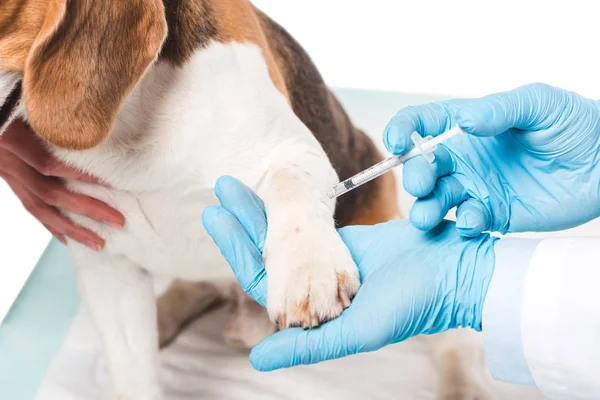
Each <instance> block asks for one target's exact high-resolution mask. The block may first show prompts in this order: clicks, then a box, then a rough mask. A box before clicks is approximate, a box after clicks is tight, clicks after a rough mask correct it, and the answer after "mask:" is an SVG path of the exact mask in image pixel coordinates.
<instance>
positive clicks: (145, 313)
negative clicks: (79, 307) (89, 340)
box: [69, 243, 162, 400]
mask: <svg viewBox="0 0 600 400" xmlns="http://www.w3.org/2000/svg"><path fill="white" fill-rule="evenodd" d="M69 247H70V249H71V253H72V255H73V261H74V263H75V271H76V277H77V283H78V286H79V291H80V293H81V296H82V298H83V300H84V302H85V305H86V306H87V307H88V309H89V312H90V313H91V315H92V318H93V320H94V321H95V323H96V326H97V328H98V331H99V333H100V337H101V340H102V343H103V346H104V349H105V353H106V355H107V361H108V368H109V370H110V374H111V377H112V381H113V385H114V392H115V394H116V398H117V400H160V399H161V398H162V395H161V391H160V387H159V381H158V366H159V364H158V335H157V323H156V302H155V296H154V290H153V284H152V278H151V277H150V276H149V275H148V274H147V273H146V272H145V271H143V270H142V269H141V268H139V267H138V266H136V265H134V264H132V263H131V262H130V261H129V260H128V259H126V258H125V257H109V256H108V255H106V254H105V253H103V252H100V253H94V252H92V251H88V250H87V249H84V248H83V246H80V245H77V244H74V243H70V245H69Z"/></svg>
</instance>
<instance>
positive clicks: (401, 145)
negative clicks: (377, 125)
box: [383, 101, 458, 154]
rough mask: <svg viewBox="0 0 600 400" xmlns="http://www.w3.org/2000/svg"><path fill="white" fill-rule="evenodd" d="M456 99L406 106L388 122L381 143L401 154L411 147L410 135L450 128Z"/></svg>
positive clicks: (439, 132)
mask: <svg viewBox="0 0 600 400" xmlns="http://www.w3.org/2000/svg"><path fill="white" fill-rule="evenodd" d="M455 103H456V104H458V103H457V101H444V102H436V103H429V104H424V105H420V106H411V107H406V108H404V109H402V110H400V111H399V112H398V113H397V114H396V115H395V116H394V117H393V118H392V120H391V121H390V122H389V123H388V125H387V127H386V128H385V131H384V134H383V143H384V145H385V147H386V148H387V149H388V151H389V152H391V153H393V154H403V153H405V152H406V151H408V150H409V149H410V148H412V147H413V142H412V140H411V139H410V135H411V134H412V133H413V132H415V131H416V132H418V133H419V134H420V135H421V136H423V137H425V136H430V135H431V136H437V135H439V134H441V133H443V132H445V131H447V130H448V129H450V128H452V110H453V108H454V107H455Z"/></svg>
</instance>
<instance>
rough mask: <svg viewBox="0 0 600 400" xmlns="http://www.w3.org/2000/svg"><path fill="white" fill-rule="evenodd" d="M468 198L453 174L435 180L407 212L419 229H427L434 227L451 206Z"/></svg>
mask: <svg viewBox="0 0 600 400" xmlns="http://www.w3.org/2000/svg"><path fill="white" fill-rule="evenodd" d="M467 198H468V194H467V191H466V190H465V188H464V187H463V185H462V184H461V183H460V182H459V181H458V180H457V179H456V178H455V177H453V176H451V175H450V176H445V177H442V178H440V179H438V180H437V182H436V185H435V188H434V189H433V191H432V192H431V194H429V195H428V196H426V197H424V198H422V199H418V200H417V201H416V202H415V204H414V205H413V206H412V208H411V210H410V214H409V218H410V222H411V223H412V224H413V225H414V226H415V227H416V228H417V229H419V230H422V231H428V230H430V229H432V228H434V227H436V226H437V225H438V224H439V223H440V222H441V221H442V220H443V219H444V217H445V216H446V214H447V213H448V211H450V209H451V208H453V207H455V206H457V205H459V204H460V203H462V202H463V201H465V200H466V199H467Z"/></svg>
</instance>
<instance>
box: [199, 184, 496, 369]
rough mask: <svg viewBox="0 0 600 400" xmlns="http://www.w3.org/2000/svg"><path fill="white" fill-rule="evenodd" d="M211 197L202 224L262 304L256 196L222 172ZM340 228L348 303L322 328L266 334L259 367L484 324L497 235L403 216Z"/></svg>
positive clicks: (262, 225)
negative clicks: (352, 281) (351, 295)
mask: <svg viewBox="0 0 600 400" xmlns="http://www.w3.org/2000/svg"><path fill="white" fill-rule="evenodd" d="M215 193H216V195H217V197H218V198H219V200H220V202H221V207H218V206H212V207H208V208H206V210H205V211H204V215H203V223H204V227H205V228H206V230H207V231H208V233H209V234H210V235H211V236H212V237H213V239H214V240H215V242H216V244H217V245H218V246H219V247H220V249H221V252H222V254H223V255H224V256H225V258H226V259H227V261H228V262H229V264H230V265H231V267H232V268H233V271H234V273H235V275H236V277H237V279H238V281H239V283H240V284H241V285H242V287H243V289H244V290H245V291H246V293H248V294H249V295H250V296H251V297H253V298H254V299H255V300H257V301H258V302H259V303H260V304H262V305H263V306H264V305H265V300H266V297H265V296H266V288H267V283H266V280H267V276H266V274H265V270H264V266H263V264H262V254H261V252H262V249H263V245H264V241H265V235H266V229H267V220H266V216H265V210H264V207H263V204H262V201H261V200H260V199H259V198H258V197H257V196H256V195H255V194H254V193H253V192H252V191H251V190H250V189H248V188H247V187H246V186H244V185H243V184H241V183H240V182H239V181H237V180H235V179H233V178H228V177H225V178H221V179H220V180H219V181H218V182H217V185H216V187H215ZM339 234H340V235H341V237H342V239H343V240H344V242H345V243H346V245H347V246H348V248H349V249H350V252H351V253H352V256H353V257H354V260H355V261H356V263H357V265H358V269H359V273H360V277H361V280H362V287H361V289H360V290H359V292H358V294H357V295H356V297H355V299H354V301H353V302H352V305H351V306H350V307H349V308H348V309H347V310H345V311H344V313H343V314H342V315H341V316H340V317H339V318H337V319H335V320H333V321H330V322H328V323H326V324H324V325H322V326H320V327H319V328H316V329H312V330H302V329H300V328H291V329H286V330H284V331H281V332H278V333H276V334H274V335H273V336H271V337H269V338H267V339H265V340H264V341H263V342H262V343H260V344H259V345H257V346H256V347H255V348H254V349H253V350H252V353H251V354H250V362H251V363H252V365H253V366H254V367H255V368H256V369H258V370H262V371H270V370H274V369H278V368H284V367H291V366H294V365H299V364H313V363H317V362H320V361H324V360H328V359H333V358H339V357H344V356H347V355H350V354H356V353H360V352H367V351H374V350H377V349H379V348H381V347H383V346H386V345H388V344H392V343H397V342H400V341H402V340H405V339H408V338H410V337H412V336H416V335H419V334H434V333H439V332H442V331H445V330H447V329H452V328H456V327H473V328H475V329H478V330H479V329H481V311H482V305H483V301H484V298H485V295H486V293H487V288H488V285H489V282H490V279H491V276H492V273H493V270H494V263H495V258H494V252H493V243H494V241H495V240H497V239H493V238H490V237H489V235H482V236H480V237H478V238H476V239H465V238H463V237H461V236H460V235H459V234H458V232H457V231H456V229H455V228H454V224H453V223H452V222H449V221H444V222H443V223H442V224H440V225H439V226H438V227H437V228H436V229H434V230H432V231H430V232H421V231H419V230H417V229H415V228H414V227H413V226H412V225H411V224H410V223H409V222H408V221H391V222H388V223H385V224H380V225H377V226H357V227H347V228H343V229H340V230H339Z"/></svg>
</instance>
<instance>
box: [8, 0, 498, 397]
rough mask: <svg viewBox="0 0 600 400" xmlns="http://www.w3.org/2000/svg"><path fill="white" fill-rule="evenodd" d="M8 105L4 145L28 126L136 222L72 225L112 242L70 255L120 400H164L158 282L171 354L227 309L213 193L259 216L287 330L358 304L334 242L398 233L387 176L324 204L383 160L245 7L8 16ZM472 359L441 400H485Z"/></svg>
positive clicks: (455, 351)
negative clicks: (166, 281) (187, 334)
mask: <svg viewBox="0 0 600 400" xmlns="http://www.w3.org/2000/svg"><path fill="white" fill-rule="evenodd" d="M0 88H4V92H3V93H0V105H2V108H1V109H0V118H1V120H0V122H2V124H3V126H2V128H0V129H3V128H4V127H5V126H6V124H7V122H8V121H10V119H12V118H14V117H22V118H25V119H26V120H27V121H28V122H29V124H30V125H31V126H32V128H33V129H34V130H35V132H36V133H37V134H38V135H39V136H40V138H41V139H43V140H44V141H45V142H46V143H47V145H48V146H49V148H50V149H51V150H52V151H53V153H54V154H55V155H56V156H57V157H59V158H60V159H62V160H64V161H65V162H67V163H69V164H71V165H74V166H76V167H78V168H80V169H82V170H84V171H86V172H88V173H90V174H93V175H95V176H98V177H99V178H101V179H103V180H104V181H105V182H106V183H108V184H109V185H110V187H111V188H106V187H103V186H94V185H89V184H84V183H78V182H69V185H70V187H71V188H72V189H73V190H75V191H78V192H82V193H85V194H87V195H90V196H92V197H95V198H98V199H100V200H102V201H104V202H106V203H108V204H110V205H112V206H114V207H115V208H117V209H118V210H120V211H121V212H122V213H124V215H125V216H126V218H127V224H126V226H125V227H124V228H123V229H122V230H115V229H112V228H109V227H106V226H103V225H101V224H98V223H96V222H94V221H92V220H89V219H87V218H85V217H83V216H80V215H75V214H69V216H70V217H71V218H72V219H73V220H74V221H76V222H77V223H79V224H81V225H83V226H86V227H88V228H89V229H91V230H93V231H95V232H97V233H98V234H100V235H101V236H102V237H103V238H104V239H105V240H106V247H105V249H104V250H103V251H101V252H94V251H91V250H89V249H88V248H86V247H84V246H82V245H80V244H78V243H76V242H73V241H69V243H68V247H69V251H70V253H71V256H72V258H73V262H74V265H75V269H76V277H77V282H78V285H79V290H80V293H81V295H82V298H83V299H84V301H85V303H86V305H87V307H88V308H89V311H90V313H91V315H92V317H93V318H94V320H95V322H96V324H97V327H98V330H99V332H100V335H101V338H102V341H103V344H104V347H105V350H106V354H107V359H108V362H109V368H110V372H111V375H112V378H113V384H114V388H115V393H116V395H117V398H118V399H119V400H134V399H135V400H152V399H160V398H162V397H161V396H162V395H161V389H160V387H159V384H158V376H157V375H158V368H157V365H158V358H157V355H158V342H159V334H158V329H157V325H158V321H157V307H156V302H155V296H154V293H153V277H154V276H161V275H167V276H170V277H174V278H176V279H178V280H177V281H175V283H174V284H173V286H172V287H171V288H170V289H169V290H168V291H167V293H166V294H165V295H164V296H163V297H162V298H161V299H160V301H159V306H158V311H159V318H158V319H160V325H161V329H162V331H163V332H162V335H163V337H162V341H163V342H166V341H167V340H169V339H170V338H171V337H172V336H173V335H174V334H175V333H176V332H177V331H178V329H179V328H180V326H181V325H182V324H184V323H185V322H186V321H187V320H189V319H190V318H191V317H192V316H194V315H196V314H198V313H199V312H201V311H202V310H203V309H205V308H206V307H208V306H210V305H211V304H213V303H214V301H216V300H218V299H219V298H221V297H223V296H225V297H227V296H226V293H224V292H223V290H222V288H223V287H227V286H228V283H227V282H230V281H231V279H232V276H231V272H230V269H229V267H228V266H227V265H226V263H225V262H224V260H223V259H222V257H221V255H220V254H219V251H218V249H217V248H216V246H215V245H214V244H213V243H212V241H211V239H210V238H209V237H208V236H207V234H206V232H205V231H204V230H203V228H202V222H201V215H202V210H203V209H204V207H206V206H207V205H210V204H215V203H216V199H215V197H214V194H213V189H214V185H215V182H216V181H217V179H218V178H219V177H220V176H222V175H233V176H236V177H238V178H239V179H241V180H242V181H244V182H245V183H247V184H248V185H250V186H251V187H253V188H254V189H255V190H256V191H257V192H258V193H259V194H260V195H261V197H262V198H263V199H264V200H265V206H266V210H267V214H268V218H269V230H268V232H267V239H266V244H265V255H266V257H265V266H266V269H267V273H268V275H269V287H268V307H267V309H268V314H269V317H270V319H271V320H272V321H275V322H278V324H279V326H280V327H281V328H286V327H288V326H297V325H300V326H303V327H312V326H315V325H317V324H319V323H320V322H323V321H326V320H328V319H331V318H335V317H337V316H338V315H339V314H340V313H341V312H342V310H343V309H344V308H345V307H347V306H348V304H349V299H351V298H352V297H353V296H354V294H355V293H356V291H357V290H358V288H359V279H358V273H357V269H356V266H355V264H354V262H353V260H352V258H351V256H350V254H349V252H348V250H347V249H346V247H345V246H344V244H343V242H342V241H341V240H340V238H339V236H338V235H337V233H336V231H335V227H336V225H337V226H343V225H348V224H375V223H379V222H384V221H387V220H389V219H392V218H396V217H398V216H399V212H398V209H397V201H396V188H395V182H394V179H393V177H392V175H386V176H385V177H383V178H381V179H379V180H377V181H375V182H372V183H370V184H368V185H365V186H363V187H361V188H359V189H357V190H355V191H353V192H351V193H350V194H348V195H345V196H343V197H342V198H341V199H340V200H339V201H338V204H337V207H336V205H335V204H334V202H333V201H326V200H323V194H324V193H325V192H326V190H327V189H329V188H330V187H331V186H332V185H333V184H335V183H336V182H337V181H338V177H344V178H345V177H348V176H350V175H352V174H354V173H356V172H358V171H360V170H362V169H364V168H366V167H368V166H370V165H372V164H374V163H375V162H376V161H378V160H379V159H380V155H379V154H378V153H377V151H376V149H375V146H374V145H373V143H372V142H371V141H370V140H369V139H368V138H367V136H366V135H365V134H364V133H362V132H361V131H359V130H357V129H356V128H355V127H354V126H353V125H352V124H351V122H350V120H349V119H348V117H347V115H346V114H345V112H344V111H343V109H342V107H341V106H340V104H339V103H338V102H337V100H336V99H335V97H334V96H333V95H332V94H331V92H330V91H329V90H328V89H327V87H326V86H325V84H324V83H323V81H322V79H321V77H320V75H319V73H318V71H317V70H316V68H315V67H314V66H313V64H312V63H311V61H310V59H309V57H308V56H307V55H306V54H305V53H304V51H303V50H302V49H301V48H300V46H299V45H298V44H297V43H296V42H295V41H294V40H293V39H292V38H291V37H290V36H289V35H288V34H287V33H286V32H285V31H284V30H283V29H282V28H281V27H280V26H278V25H277V24H276V23H274V22H273V21H271V20H270V19H269V18H268V17H266V16H265V15H264V14H262V13H261V12H260V11H258V10H257V9H256V8H254V7H253V6H252V5H251V4H250V3H249V2H248V1H247V0H164V1H163V0H127V1H124V0H105V1H102V2H93V1H91V0H79V1H75V0H4V1H3V2H2V3H0ZM0 133H1V130H0ZM334 209H335V216H334ZM398 240H401V238H399V239H398ZM187 282H195V283H187ZM236 296H240V297H239V298H238V302H237V304H238V306H239V308H238V310H237V312H236V314H235V318H234V320H233V321H232V322H231V324H230V325H229V326H228V329H227V332H226V338H227V339H228V340H229V341H230V342H233V343H237V344H242V345H244V346H251V345H253V344H254V343H256V342H257V341H258V340H260V339H261V338H262V337H264V336H265V335H266V334H268V333H270V332H271V331H272V330H273V325H272V324H270V323H268V321H267V320H266V319H263V320H262V322H261V321H257V320H256V318H250V319H249V318H248V315H249V314H246V313H245V312H244V310H246V309H247V308H248V307H251V308H252V306H249V303H248V299H247V298H245V297H243V296H241V295H240V294H239V293H238V294H236ZM252 313H253V314H256V315H260V312H256V309H254V310H253V311H252ZM257 327H258V328H257ZM462 354H463V353H461V351H460V349H459V348H456V347H453V346H450V347H445V350H443V351H442V352H441V353H439V352H438V359H440V360H441V365H442V377H443V379H442V383H443V385H442V386H441V388H440V397H441V398H456V399H475V398H481V399H482V398H484V397H486V396H487V391H486V388H485V387H484V386H481V385H480V382H479V381H478V373H479V372H477V371H475V372H473V371H471V370H470V367H465V366H464V364H465V363H466V362H467V363H468V364H469V365H470V364H471V363H470V361H469V358H470V356H466V355H465V356H463V355H462ZM440 357H441V358H440ZM465 357H466V358H465ZM448 377H450V378H448Z"/></svg>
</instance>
